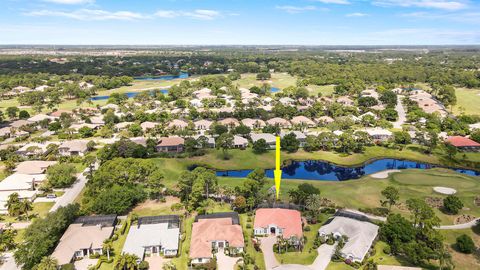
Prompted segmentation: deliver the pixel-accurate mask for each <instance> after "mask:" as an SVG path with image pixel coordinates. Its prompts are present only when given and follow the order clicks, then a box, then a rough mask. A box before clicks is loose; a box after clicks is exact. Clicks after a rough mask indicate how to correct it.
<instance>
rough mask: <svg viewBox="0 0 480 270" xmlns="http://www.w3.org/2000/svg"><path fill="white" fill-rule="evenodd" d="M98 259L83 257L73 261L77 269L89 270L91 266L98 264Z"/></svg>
mask: <svg viewBox="0 0 480 270" xmlns="http://www.w3.org/2000/svg"><path fill="white" fill-rule="evenodd" d="M97 262H98V259H90V258H83V259H81V260H79V261H76V262H74V263H73V265H74V266H75V269H76V270H88V268H89V267H91V266H94V265H96V264H97Z"/></svg>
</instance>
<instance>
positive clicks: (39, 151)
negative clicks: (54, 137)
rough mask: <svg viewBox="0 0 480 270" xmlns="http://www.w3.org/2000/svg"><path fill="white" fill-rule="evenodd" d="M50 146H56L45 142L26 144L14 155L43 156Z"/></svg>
mask: <svg viewBox="0 0 480 270" xmlns="http://www.w3.org/2000/svg"><path fill="white" fill-rule="evenodd" d="M50 144H56V145H58V143H54V142H45V143H35V142H32V143H27V144H25V145H24V146H22V147H20V148H19V149H18V150H17V151H15V153H17V154H19V155H21V156H23V157H30V156H35V155H44V154H46V153H47V152H48V146H49V145H50Z"/></svg>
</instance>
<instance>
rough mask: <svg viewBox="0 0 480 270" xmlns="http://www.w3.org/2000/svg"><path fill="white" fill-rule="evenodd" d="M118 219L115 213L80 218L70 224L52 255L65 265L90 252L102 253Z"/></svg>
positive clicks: (87, 255)
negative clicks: (104, 244) (104, 243)
mask: <svg viewBox="0 0 480 270" xmlns="http://www.w3.org/2000/svg"><path fill="white" fill-rule="evenodd" d="M116 221H117V217H116V216H115V215H113V216H92V217H80V218H78V219H77V220H76V221H75V222H74V223H73V224H71V225H70V226H68V229H67V230H66V231H65V233H64V234H63V236H62V238H60V242H59V243H58V245H57V247H56V248H55V251H53V253H52V257H53V258H55V259H56V260H57V261H58V264H59V265H65V264H69V263H71V262H72V261H74V260H78V259H81V258H84V257H87V258H88V257H89V256H90V254H100V255H102V254H103V248H102V247H103V242H104V241H105V240H107V239H108V238H110V237H111V236H112V234H113V231H114V229H115V225H116Z"/></svg>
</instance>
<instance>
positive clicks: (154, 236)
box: [122, 215, 180, 260]
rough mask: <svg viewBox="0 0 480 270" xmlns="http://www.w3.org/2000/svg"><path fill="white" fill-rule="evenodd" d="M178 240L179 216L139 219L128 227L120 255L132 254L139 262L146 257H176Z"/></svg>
mask: <svg viewBox="0 0 480 270" xmlns="http://www.w3.org/2000/svg"><path fill="white" fill-rule="evenodd" d="M179 239H180V218H179V216H174V215H171V216H152V217H140V218H139V219H138V221H137V224H135V225H133V224H132V226H131V227H130V231H129V232H128V236H127V239H126V241H125V244H124V246H123V250H122V253H128V254H134V255H136V256H137V257H139V258H140V259H141V260H144V259H145V256H146V255H157V256H158V255H160V254H163V255H164V256H176V255H177V253H178V247H179V245H178V244H179Z"/></svg>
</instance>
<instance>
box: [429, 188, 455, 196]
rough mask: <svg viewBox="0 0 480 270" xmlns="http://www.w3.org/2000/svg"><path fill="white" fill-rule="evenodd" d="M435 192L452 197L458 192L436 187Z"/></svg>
mask: <svg viewBox="0 0 480 270" xmlns="http://www.w3.org/2000/svg"><path fill="white" fill-rule="evenodd" d="M433 190H434V191H435V192H437V193H440V194H446V195H452V194H455V193H457V191H456V190H455V189H453V188H448V187H434V188H433Z"/></svg>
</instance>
